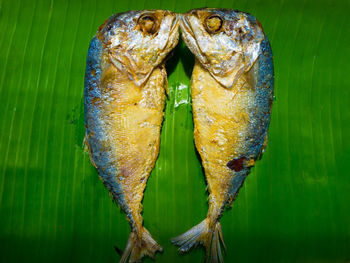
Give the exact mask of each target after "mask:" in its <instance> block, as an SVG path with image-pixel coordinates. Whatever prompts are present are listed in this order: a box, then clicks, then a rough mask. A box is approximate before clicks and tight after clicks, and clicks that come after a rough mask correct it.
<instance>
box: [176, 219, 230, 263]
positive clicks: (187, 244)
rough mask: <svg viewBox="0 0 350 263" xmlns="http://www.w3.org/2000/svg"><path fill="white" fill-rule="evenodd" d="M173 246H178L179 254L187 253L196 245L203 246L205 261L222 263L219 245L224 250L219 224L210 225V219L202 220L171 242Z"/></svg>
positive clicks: (217, 222)
mask: <svg viewBox="0 0 350 263" xmlns="http://www.w3.org/2000/svg"><path fill="white" fill-rule="evenodd" d="M171 242H172V243H173V244H174V245H177V246H179V251H180V252H181V253H184V252H187V251H189V250H190V249H191V248H193V247H196V246H197V245H198V244H201V245H204V247H205V250H206V261H205V262H210V263H219V262H220V263H222V262H224V260H223V258H222V253H221V245H220V243H222V244H223V246H224V248H225V243H224V239H223V236H222V230H221V224H220V222H219V221H216V223H212V222H211V221H210V218H206V219H204V220H203V221H202V222H201V223H199V224H198V225H196V226H194V227H193V228H191V229H190V230H188V231H187V232H186V233H184V234H182V235H180V236H178V237H175V238H173V239H172V240H171Z"/></svg>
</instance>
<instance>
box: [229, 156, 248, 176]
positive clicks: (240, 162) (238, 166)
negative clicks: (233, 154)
mask: <svg viewBox="0 0 350 263" xmlns="http://www.w3.org/2000/svg"><path fill="white" fill-rule="evenodd" d="M246 160H247V158H245V157H240V158H235V159H233V160H231V161H229V162H228V163H227V164H226V166H227V167H228V168H230V169H231V170H234V171H235V172H239V171H242V170H243V168H244V163H245V161H246Z"/></svg>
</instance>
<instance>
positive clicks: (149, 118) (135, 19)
mask: <svg viewBox="0 0 350 263" xmlns="http://www.w3.org/2000/svg"><path fill="white" fill-rule="evenodd" d="M177 42H178V19H177V15H176V14H174V13H172V12H169V11H165V10H146V11H129V12H126V13H120V14H116V15H114V16H112V17H110V18H109V19H108V20H107V21H106V22H105V23H104V24H103V25H102V26H100V28H99V30H98V32H97V34H96V36H95V37H94V38H93V39H92V41H91V44H90V48H89V51H88V56H87V67H86V74H85V95H84V97H85V100H84V105H85V112H84V113H85V131H86V135H85V142H86V145H87V146H88V149H89V152H90V159H91V162H92V164H93V165H94V166H95V167H96V168H97V170H98V173H99V175H100V177H101V179H102V181H103V182H104V184H105V186H106V187H107V188H108V189H109V191H110V192H111V194H112V195H113V197H114V198H115V199H116V200H117V201H118V203H119V205H120V207H121V208H122V209H123V210H124V212H125V213H126V215H127V218H128V220H129V222H130V225H131V234H130V236H129V240H128V243H127V245H126V248H125V250H124V253H123V255H122V257H121V259H120V262H127V260H128V259H129V262H139V261H140V260H141V258H142V257H143V256H144V255H147V256H150V257H153V256H154V254H155V253H156V252H157V251H161V250H162V248H161V246H160V245H158V243H157V242H156V241H155V240H154V239H153V238H152V236H151V235H150V233H149V232H148V231H147V230H146V229H145V228H144V227H143V225H142V216H141V211H142V204H141V202H142V198H143V192H144V189H145V187H146V182H147V179H148V177H149V175H150V173H151V171H152V169H153V167H154V164H155V161H156V159H157V156H158V151H159V143H160V130H161V124H162V121H163V109H164V104H165V97H166V95H165V91H166V89H167V75H166V71H165V68H164V63H165V58H166V56H167V55H168V53H169V52H170V51H171V50H172V49H173V48H174V47H175V45H176V44H177Z"/></svg>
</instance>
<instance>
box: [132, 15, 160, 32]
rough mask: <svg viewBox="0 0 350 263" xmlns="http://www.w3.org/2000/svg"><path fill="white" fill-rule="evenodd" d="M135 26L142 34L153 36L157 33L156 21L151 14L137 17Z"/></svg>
mask: <svg viewBox="0 0 350 263" xmlns="http://www.w3.org/2000/svg"><path fill="white" fill-rule="evenodd" d="M137 24H138V25H139V26H140V30H141V31H142V32H143V33H147V34H154V33H155V32H156V31H157V19H156V17H155V16H154V15H153V14H149V13H147V14H143V15H141V16H140V17H139V19H138V21H137Z"/></svg>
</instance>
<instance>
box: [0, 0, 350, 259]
mask: <svg viewBox="0 0 350 263" xmlns="http://www.w3.org/2000/svg"><path fill="white" fill-rule="evenodd" d="M204 6H208V7H224V8H232V9H239V10H242V11H245V12H248V13H251V14H253V15H254V16H256V17H257V18H258V19H259V20H260V21H261V23H262V25H263V26H264V30H265V33H266V35H267V36H268V37H269V39H270V41H271V45H272V49H273V53H274V65H275V97H276V98H275V101H274V106H273V112H272V120H271V126H270V131H269V144H268V147H267V150H266V152H265V154H264V156H263V158H262V160H261V161H259V162H257V165H256V166H255V167H254V168H253V169H252V172H251V174H250V175H249V176H248V178H247V180H246V182H245V184H244V186H243V188H242V189H241V191H240V193H239V195H238V198H237V199H236V201H235V202H234V204H233V207H232V209H229V210H227V211H226V212H225V213H224V215H223V217H222V219H221V223H222V228H223V234H224V239H225V243H226V246H227V250H226V252H225V255H224V259H225V262H235V263H238V262H349V261H350V205H349V204H350V161H349V160H350V136H349V134H350V74H349V72H350V66H349V65H350V63H349V59H350V48H349V43H350V23H349V19H348V12H349V10H350V2H349V1H348V0H317V1H316V0H266V1H260V0H250V1H247V0H235V1H231V0H213V1H199V0H189V1H188V0H167V1H160V0H158V1H156V0H154V1H153V0H148V1H146V0H141V1H136V0H129V1H120V0H113V1H112V0H99V1H97V0H85V1H82V0H32V1H25V0H22V1H19V0H1V1H0V28H1V30H0V113H1V114H0V153H1V154H0V155H1V157H0V262H85V263H88V262H94V263H95V262H118V260H119V255H118V253H117V252H116V249H115V247H117V248H119V249H124V246H125V244H126V241H127V238H128V235H129V232H130V227H129V225H128V223H127V221H126V218H125V214H123V213H122V212H121V211H120V209H119V208H118V207H117V205H116V204H115V203H114V202H113V201H112V199H111V197H110V196H109V194H108V191H107V189H106V188H105V187H104V186H103V184H102V182H101V181H100V180H99V178H98V174H97V172H96V170H95V168H94V167H93V166H92V165H91V163H90V160H89V157H88V155H87V154H86V153H85V152H84V149H83V147H82V142H83V136H84V120H83V85H84V71H85V61H86V53H87V49H88V46H89V41H90V40H91V38H92V37H93V35H94V34H95V32H96V30H97V28H98V26H99V25H100V24H102V23H103V21H104V20H105V19H107V18H108V17H109V16H111V15H112V14H114V13H118V12H122V11H127V10H131V9H169V10H173V11H176V12H185V11H187V10H189V9H192V8H197V7H204ZM193 60H194V57H193V55H192V54H191V53H190V51H189V50H188V49H187V48H186V47H185V45H184V44H183V42H180V43H179V45H178V46H177V47H176V49H175V51H174V56H173V57H172V58H171V59H170V61H169V62H168V64H167V71H168V77H169V88H170V94H169V97H168V100H167V105H166V109H165V120H164V123H163V128H162V135H161V149H160V153H159V158H158V160H157V163H156V166H155V168H154V169H153V171H152V174H151V177H150V179H149V181H148V184H147V188H146V191H145V196H144V200H143V206H144V212H143V217H144V225H145V226H146V227H147V229H148V230H149V231H150V232H151V233H152V235H153V236H154V238H155V239H157V240H158V241H159V243H160V244H161V245H162V246H163V248H164V252H163V253H161V254H157V255H156V258H155V262H170V263H171V262H184V263H185V262H203V261H204V258H205V253H204V250H203V249H201V248H196V249H194V250H193V251H191V253H188V254H185V255H180V254H179V253H178V252H177V248H176V247H174V246H173V245H172V244H171V243H170V241H169V240H170V238H171V237H174V236H177V235H179V234H181V233H183V232H184V231H186V230H188V229H189V228H190V227H192V226H193V225H195V224H197V223H199V222H200V221H201V220H202V219H203V218H204V217H205V215H206V211H207V207H208V205H207V196H208V193H207V192H206V183H205V178H204V174H203V170H202V167H201V161H200V158H199V156H198V154H197V152H196V150H195V147H194V143H193V121H192V114H191V102H190V89H189V87H190V76H191V71H192V67H193V62H194V61H193ZM144 262H152V260H151V259H149V258H146V259H145V260H144Z"/></svg>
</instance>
